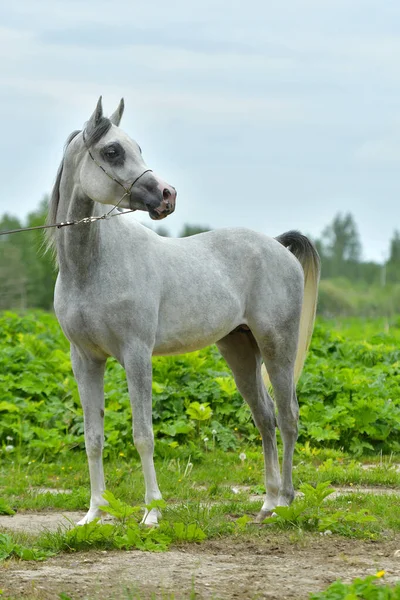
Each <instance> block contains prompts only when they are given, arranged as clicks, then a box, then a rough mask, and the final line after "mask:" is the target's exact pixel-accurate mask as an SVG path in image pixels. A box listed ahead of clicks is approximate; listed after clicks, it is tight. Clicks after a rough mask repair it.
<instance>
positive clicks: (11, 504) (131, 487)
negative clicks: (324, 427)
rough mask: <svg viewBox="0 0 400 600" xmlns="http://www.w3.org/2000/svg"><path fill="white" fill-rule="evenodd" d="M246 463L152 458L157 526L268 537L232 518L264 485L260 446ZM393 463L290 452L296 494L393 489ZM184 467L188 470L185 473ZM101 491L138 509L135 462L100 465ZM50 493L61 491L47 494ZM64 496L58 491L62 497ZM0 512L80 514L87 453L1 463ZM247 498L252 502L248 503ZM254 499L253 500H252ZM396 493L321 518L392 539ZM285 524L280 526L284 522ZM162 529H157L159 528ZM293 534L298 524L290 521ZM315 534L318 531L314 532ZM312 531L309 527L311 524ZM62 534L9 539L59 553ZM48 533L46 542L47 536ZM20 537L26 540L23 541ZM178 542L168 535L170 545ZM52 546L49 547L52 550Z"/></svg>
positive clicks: (364, 498)
mask: <svg viewBox="0 0 400 600" xmlns="http://www.w3.org/2000/svg"><path fill="white" fill-rule="evenodd" d="M244 452H245V454H246V458H245V459H243V460H241V459H240V458H239V455H238V454H236V453H223V452H221V451H210V452H207V453H204V455H203V458H202V460H201V461H199V462H197V463H195V464H193V465H192V464H191V463H189V465H188V461H187V460H185V461H183V460H182V461H180V460H179V459H174V460H164V461H160V460H159V461H158V463H157V464H156V469H157V473H158V478H159V483H160V487H161V489H162V491H163V495H164V499H165V500H166V502H167V504H166V508H165V509H164V510H163V524H165V526H166V527H170V528H173V527H174V526H175V525H174V524H176V523H184V524H185V526H188V525H190V524H196V526H198V527H199V528H200V529H201V531H202V532H204V534H205V537H207V538H213V537H218V536H225V535H236V536H237V535H241V534H242V533H243V531H244V530H246V534H248V533H249V532H250V534H251V535H257V536H260V535H261V536H262V535H268V532H269V531H270V530H271V529H270V527H271V526H272V527H273V528H276V527H278V525H277V524H276V523H272V525H271V526H269V527H265V528H259V527H258V528H257V527H253V528H252V527H251V526H250V525H249V526H248V527H246V528H244V527H242V526H241V524H240V521H239V525H236V520H237V519H239V518H240V517H242V516H243V515H250V516H249V520H250V519H251V518H252V516H253V515H255V514H256V513H257V512H258V510H259V509H260V506H261V503H262V494H263V493H264V487H263V475H262V471H263V459H262V453H261V449H254V448H253V449H248V448H247V449H244ZM398 460H399V458H398V457H396V456H390V457H383V456H379V457H376V458H374V459H373V460H371V458H369V457H368V458H367V459H365V460H363V461H361V460H358V461H355V460H354V459H353V458H351V457H348V456H346V455H345V454H343V453H341V452H338V451H332V450H329V449H328V450H320V449H319V450H315V449H313V448H311V447H310V446H309V445H306V446H304V447H299V448H298V449H297V452H296V455H295V466H294V481H295V487H296V489H298V488H299V487H301V486H302V485H304V484H305V483H308V484H311V485H313V486H314V487H315V486H316V487H317V489H319V486H322V487H321V489H322V488H323V486H324V484H326V482H331V483H332V484H333V485H336V486H342V485H345V486H349V487H350V488H351V487H353V488H354V489H355V490H357V489H358V488H362V487H363V486H373V487H379V486H384V487H385V488H387V487H389V488H399V487H400V473H399V471H398V462H397V461H398ZM188 466H189V467H190V468H188ZM105 470H106V479H107V485H108V489H109V490H111V491H112V492H113V493H114V494H115V495H116V496H117V497H118V499H119V500H121V501H122V502H123V503H126V504H128V505H130V506H138V505H142V504H143V496H144V486H143V479H142V473H141V467H140V463H139V462H138V461H131V460H129V461H128V460H127V459H126V458H125V457H123V456H117V457H115V458H114V459H112V460H111V459H109V460H107V461H106V464H105ZM51 490H57V491H58V492H60V493H52V491H51ZM63 491H64V492H63ZM0 493H1V503H0V510H1V507H2V506H3V508H4V507H5V508H4V510H3V511H2V512H3V514H6V513H7V510H8V509H11V510H14V511H17V512H19V513H21V512H24V511H49V510H50V511H51V510H54V511H85V510H87V507H88V503H89V480H88V470H87V464H86V456H85V454H84V453H82V452H76V453H75V454H74V455H72V456H70V457H63V458H61V459H60V461H59V462H57V463H46V462H38V461H35V460H28V459H24V460H16V459H13V458H12V457H9V458H7V460H6V461H4V462H3V463H2V465H1V467H0ZM250 495H251V498H250ZM257 495H259V496H260V498H259V500H257V501H254V500H255V498H254V496H257ZM397 507H398V496H396V495H390V494H389V493H384V494H382V495H378V494H371V493H359V492H357V491H356V492H355V493H350V494H346V495H344V496H339V497H337V498H335V499H333V500H332V499H330V498H329V497H328V498H327V499H326V501H325V502H324V506H323V511H324V512H325V513H326V514H330V515H332V514H336V513H340V514H342V513H343V514H342V517H343V515H344V513H346V514H347V517H346V518H348V519H350V520H351V517H352V515H354V514H361V513H360V511H363V513H364V514H367V515H369V516H371V517H374V521H371V522H366V523H362V522H357V520H355V521H354V523H352V524H351V525H350V526H349V527H347V528H344V529H343V531H341V530H340V527H339V528H338V531H339V533H340V532H341V533H342V535H347V536H354V537H370V538H373V539H377V538H379V537H380V536H382V535H386V536H388V535H393V534H395V533H396V532H399V531H400V515H399V514H398V511H397ZM286 525H287V523H286ZM163 526H164V525H163ZM289 526H290V527H292V528H294V529H296V528H301V524H299V523H296V522H293V523H292V522H290V523H289ZM314 529H315V531H317V530H318V528H317V527H315V528H314ZM311 530H312V527H311ZM64 535H65V532H63V531H61V530H60V531H58V532H57V533H56V534H45V535H41V536H39V537H35V538H34V539H33V538H30V537H29V536H28V537H27V536H25V537H24V536H18V535H16V534H12V538H13V540H14V542H15V543H17V544H23V543H26V544H27V545H28V546H32V544H33V543H35V544H36V546H37V547H38V548H43V549H46V550H52V549H53V550H54V551H60V549H63V548H64V549H65V547H64V546H63V536H64ZM52 536H53V537H52ZM24 540H25V541H24ZM179 541H180V540H177V539H176V536H175V537H174V536H172V543H177V542H179ZM52 544H53V548H52Z"/></svg>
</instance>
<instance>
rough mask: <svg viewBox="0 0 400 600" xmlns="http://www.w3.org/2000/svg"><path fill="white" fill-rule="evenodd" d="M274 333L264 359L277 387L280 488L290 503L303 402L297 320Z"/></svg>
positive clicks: (282, 502)
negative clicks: (297, 363)
mask: <svg viewBox="0 0 400 600" xmlns="http://www.w3.org/2000/svg"><path fill="white" fill-rule="evenodd" d="M276 338H277V339H279V342H277V343H274V342H273V337H272V336H271V338H270V340H269V342H268V345H267V346H264V349H265V348H266V351H264V352H263V357H264V363H265V366H266V369H267V371H268V375H269V378H270V380H271V384H272V387H273V390H274V399H275V402H276V406H277V409H278V417H277V418H278V427H279V431H280V433H281V437H282V442H283V459H282V485H281V489H280V492H279V501H278V505H279V506H288V505H289V504H290V503H291V502H292V501H293V499H294V488H293V482H292V469H293V453H294V447H295V444H296V440H297V436H298V420H299V405H298V402H297V396H296V386H295V383H294V363H295V359H296V350H297V343H296V342H297V322H296V321H294V326H293V328H290V327H287V328H285V331H284V332H283V331H280V332H279V336H276Z"/></svg>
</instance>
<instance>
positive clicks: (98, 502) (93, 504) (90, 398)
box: [71, 345, 106, 525]
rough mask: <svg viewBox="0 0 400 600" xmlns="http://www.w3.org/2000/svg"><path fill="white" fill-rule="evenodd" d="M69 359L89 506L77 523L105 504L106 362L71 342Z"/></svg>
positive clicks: (98, 513)
mask: <svg viewBox="0 0 400 600" xmlns="http://www.w3.org/2000/svg"><path fill="white" fill-rule="evenodd" d="M71 362H72V368H73V371H74V375H75V379H76V381H77V383H78V389H79V396H80V399H81V404H82V408H83V417H84V426H85V446H86V454H87V457H88V463H89V474H90V492H91V494H90V507H89V511H88V512H87V514H86V515H85V516H84V517H83V519H81V520H80V521H79V523H78V525H85V523H90V522H91V521H93V520H94V519H97V518H98V517H100V516H101V510H100V509H99V506H102V505H104V504H106V502H105V500H104V498H103V494H104V491H105V483H104V472H103V457H102V454H103V445H104V369H105V364H106V361H105V360H104V361H98V360H93V359H90V358H88V357H87V356H85V355H84V354H83V353H82V352H81V351H80V350H79V349H78V348H77V347H76V346H73V345H71Z"/></svg>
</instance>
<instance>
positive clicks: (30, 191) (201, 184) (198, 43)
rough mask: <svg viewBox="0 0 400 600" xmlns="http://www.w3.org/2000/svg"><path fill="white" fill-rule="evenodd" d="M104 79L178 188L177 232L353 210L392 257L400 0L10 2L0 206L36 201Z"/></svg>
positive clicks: (307, 223)
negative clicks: (190, 225)
mask: <svg viewBox="0 0 400 600" xmlns="http://www.w3.org/2000/svg"><path fill="white" fill-rule="evenodd" d="M100 94H102V95H103V101H104V108H105V112H108V113H111V112H112V111H113V110H114V109H115V107H116V105H117V103H118V101H119V99H120V97H121V96H123V97H124V98H125V103H126V111H125V116H124V120H123V122H122V124H121V125H122V127H123V129H125V131H127V132H128V133H129V134H130V135H131V137H133V138H134V139H135V140H137V141H138V142H139V144H140V146H141V147H142V149H143V154H144V157H145V159H146V162H147V163H148V165H149V166H150V167H152V168H153V169H154V170H155V171H157V173H159V174H160V175H161V176H162V177H163V178H164V179H166V180H167V181H168V182H169V183H171V184H172V185H174V186H175V187H176V188H177V190H178V199H177V208H176V211H175V213H174V214H173V215H172V216H170V217H168V219H167V220H166V221H164V222H163V224H164V225H165V226H166V227H168V228H169V230H170V231H171V232H172V233H173V234H177V233H178V231H179V229H180V228H181V226H182V224H183V223H185V222H188V223H193V224H204V225H209V226H212V227H214V228H216V227H224V226H239V225H243V226H246V227H251V228H254V229H257V230H259V231H264V232H266V233H268V234H270V235H277V234H279V233H282V232H283V231H286V230H288V229H291V228H297V229H300V230H301V231H303V232H305V233H309V234H311V235H313V236H318V235H320V233H321V231H322V230H323V228H324V227H325V226H326V225H327V224H328V223H329V222H330V221H331V220H332V219H333V217H334V216H335V214H336V213H337V212H339V211H341V212H347V211H350V212H351V213H353V215H354V217H355V220H356V222H357V224H358V227H359V231H360V234H361V239H362V243H363V250H364V258H365V259H374V260H378V261H382V259H383V258H384V256H385V253H387V249H388V242H389V239H390V237H391V236H392V233H393V230H394V229H395V228H400V173H399V167H400V3H399V2H398V0H381V1H380V2H378V0H374V1H372V0H351V2H349V0H280V1H279V2H278V1H275V2H271V1H269V0H246V1H244V0H241V1H237V0H202V1H201V2H198V1H197V0H172V1H171V2H165V1H162V0H152V1H151V2H149V1H148V2H141V1H138V2H132V1H131V0H114V1H113V2H109V1H107V2H105V1H103V0H96V1H93V0H86V1H85V2H82V1H81V0H79V1H76V0H69V1H68V2H67V1H65V0H64V1H63V2H60V1H57V0H51V1H50V0H35V2H32V1H31V0H19V1H18V2H7V3H5V2H4V3H2V5H1V8H0V107H1V115H2V118H1V136H2V143H1V144H0V169H1V179H0V180H1V193H0V214H1V213H3V212H6V211H7V212H9V213H12V214H15V215H18V216H20V217H24V216H25V215H26V214H27V213H28V212H29V211H31V210H34V209H35V208H36V207H37V204H38V202H39V201H40V199H41V198H42V197H43V195H44V194H45V193H46V192H49V191H50V189H51V186H52V183H53V181H54V178H55V173H56V170H57V166H58V163H59V161H60V159H61V156H62V148H63V144H64V141H65V138H66V137H67V135H68V134H69V133H70V132H71V131H72V130H73V129H77V128H80V127H81V126H82V125H83V123H84V122H85V121H86V120H87V119H88V118H89V116H90V114H91V112H92V111H93V109H94V106H95V104H96V102H97V99H98V96H99V95H100ZM141 219H142V220H145V217H141Z"/></svg>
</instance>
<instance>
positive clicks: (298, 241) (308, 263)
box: [263, 231, 321, 388]
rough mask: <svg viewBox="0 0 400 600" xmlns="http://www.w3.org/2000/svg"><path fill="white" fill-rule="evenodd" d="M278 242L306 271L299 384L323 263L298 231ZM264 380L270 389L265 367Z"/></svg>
mask: <svg viewBox="0 0 400 600" xmlns="http://www.w3.org/2000/svg"><path fill="white" fill-rule="evenodd" d="M276 240H277V241H278V242H280V243H281V244H282V246H285V248H288V250H290V252H291V253H292V254H293V255H294V256H295V257H296V258H297V260H298V261H299V262H300V264H301V266H302V267H303V271H304V296H303V306H302V309H301V317H300V328H299V342H298V348H297V356H296V362H295V366H294V380H295V383H297V381H298V380H299V378H300V375H301V372H302V370H303V366H304V362H305V360H306V356H307V352H308V348H309V346H310V342H311V336H312V332H313V329H314V321H315V313H316V310H317V299H318V283H319V277H320V272H321V263H320V258H319V255H318V252H317V250H316V248H315V246H314V244H313V243H312V242H311V241H310V240H309V239H308V238H307V237H306V236H305V235H302V234H301V233H299V232H298V231H288V232H287V233H282V235H278V237H277V238H276ZM263 379H264V383H265V384H266V386H267V388H268V387H269V386H270V383H269V378H268V374H267V371H266V369H265V367H264V368H263Z"/></svg>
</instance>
